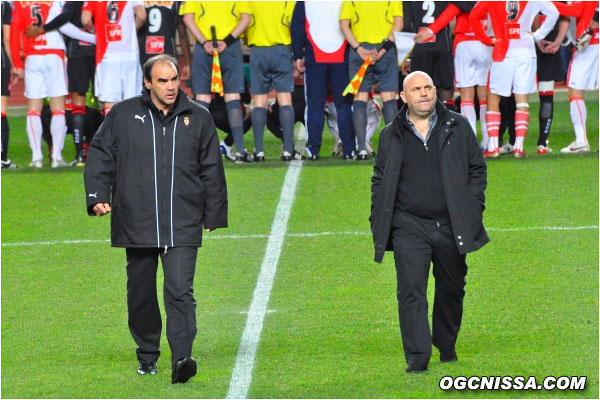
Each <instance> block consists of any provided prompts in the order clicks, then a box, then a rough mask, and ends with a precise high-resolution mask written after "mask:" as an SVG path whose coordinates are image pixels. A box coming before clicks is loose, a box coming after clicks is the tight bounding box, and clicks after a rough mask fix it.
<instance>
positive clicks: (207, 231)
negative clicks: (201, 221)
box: [204, 228, 212, 233]
mask: <svg viewBox="0 0 600 400" xmlns="http://www.w3.org/2000/svg"><path fill="white" fill-rule="evenodd" d="M204 230H205V231H206V233H209V232H211V231H212V229H210V228H205V229H204Z"/></svg>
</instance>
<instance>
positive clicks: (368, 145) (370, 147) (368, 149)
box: [365, 140, 375, 156]
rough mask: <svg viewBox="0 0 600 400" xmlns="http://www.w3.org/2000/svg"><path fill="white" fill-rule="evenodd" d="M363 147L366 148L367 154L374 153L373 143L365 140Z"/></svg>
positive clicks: (371, 154)
mask: <svg viewBox="0 0 600 400" xmlns="http://www.w3.org/2000/svg"><path fill="white" fill-rule="evenodd" d="M365 147H366V148H367V154H368V155H370V156H374V155H375V150H373V145H372V144H371V142H369V141H368V140H367V141H365Z"/></svg>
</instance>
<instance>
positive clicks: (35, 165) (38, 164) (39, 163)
mask: <svg viewBox="0 0 600 400" xmlns="http://www.w3.org/2000/svg"><path fill="white" fill-rule="evenodd" d="M29 166H30V167H32V168H42V167H43V165H42V159H41V158H40V159H39V160H33V161H32V162H31V163H30V164H29Z"/></svg>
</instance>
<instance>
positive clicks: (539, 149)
mask: <svg viewBox="0 0 600 400" xmlns="http://www.w3.org/2000/svg"><path fill="white" fill-rule="evenodd" d="M537 153H538V154H539V155H541V156H543V155H544V154H548V153H552V149H551V148H550V147H548V146H542V145H539V146H538V147H537Z"/></svg>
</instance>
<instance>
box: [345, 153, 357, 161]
mask: <svg viewBox="0 0 600 400" xmlns="http://www.w3.org/2000/svg"><path fill="white" fill-rule="evenodd" d="M355 157H356V156H355V155H354V154H344V160H346V161H349V160H354V158H355Z"/></svg>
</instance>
